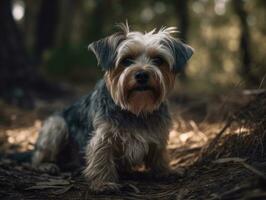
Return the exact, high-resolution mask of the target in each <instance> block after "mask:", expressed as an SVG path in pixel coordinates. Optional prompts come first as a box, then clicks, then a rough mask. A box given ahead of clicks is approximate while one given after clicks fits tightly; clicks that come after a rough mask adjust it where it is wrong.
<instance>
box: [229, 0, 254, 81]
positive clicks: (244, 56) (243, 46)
mask: <svg viewBox="0 0 266 200" xmlns="http://www.w3.org/2000/svg"><path fill="white" fill-rule="evenodd" d="M232 3H233V7H234V10H235V13H236V14H237V16H238V18H239V22H240V30H241V33H240V41H239V51H240V59H241V65H242V66H241V69H240V73H241V75H242V77H243V78H244V79H245V80H246V81H248V82H251V83H257V82H258V81H257V80H256V79H255V77H254V76H253V75H252V73H251V67H252V54H251V47H250V34H249V27H248V24H247V12H246V10H245V8H244V1H243V0H234V1H232Z"/></svg>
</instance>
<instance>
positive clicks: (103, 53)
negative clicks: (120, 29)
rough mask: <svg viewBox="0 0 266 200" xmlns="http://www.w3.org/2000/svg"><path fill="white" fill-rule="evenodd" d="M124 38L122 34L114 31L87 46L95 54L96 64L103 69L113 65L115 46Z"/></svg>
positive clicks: (115, 52)
mask: <svg viewBox="0 0 266 200" xmlns="http://www.w3.org/2000/svg"><path fill="white" fill-rule="evenodd" d="M124 39H125V35H124V34H121V33H116V34H113V35H111V36H109V37H106V38H103V39H101V40H98V41H96V42H93V43H91V44H90V45H89V46H88V49H89V50H91V51H92V52H93V53H94V54H95V56H96V58H97V61H98V65H100V66H101V67H102V69H103V70H109V69H110V68H112V67H113V66H114V65H115V59H116V55H117V47H118V45H119V44H120V43H121V42H122V41H123V40H124Z"/></svg>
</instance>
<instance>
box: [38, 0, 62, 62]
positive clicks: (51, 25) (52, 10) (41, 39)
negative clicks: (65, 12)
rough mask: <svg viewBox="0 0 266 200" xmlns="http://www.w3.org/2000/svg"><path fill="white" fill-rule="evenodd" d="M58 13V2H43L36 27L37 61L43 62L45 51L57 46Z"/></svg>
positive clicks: (46, 0)
mask: <svg viewBox="0 0 266 200" xmlns="http://www.w3.org/2000/svg"><path fill="white" fill-rule="evenodd" d="M58 13H59V3H58V0H42V2H41V7H40V11H39V15H38V20H37V26H36V42H35V51H36V58H37V60H41V57H42V53H43V51H45V50H46V49H48V48H51V47H53V46H54V45H55V36H56V27H57V22H58Z"/></svg>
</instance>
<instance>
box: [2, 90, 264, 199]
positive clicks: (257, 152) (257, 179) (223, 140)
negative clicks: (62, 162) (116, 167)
mask: <svg viewBox="0 0 266 200" xmlns="http://www.w3.org/2000/svg"><path fill="white" fill-rule="evenodd" d="M81 93H82V92H81ZM72 99H73V98H72ZM69 103H70V100H66V99H58V100H57V101H54V102H44V101H39V103H38V104H37V106H36V109H35V110H33V111H28V110H22V109H19V108H17V107H13V106H10V105H7V104H5V103H1V102H0V106H1V110H0V199H3V200H4V199H64V200H67V199H161V200H162V199H166V200H168V199H169V200H172V199H175V200H183V199H195V200H199V199H204V200H206V199H207V200H210V199H212V200H216V199H217V200H221V199H230V200H231V199H266V151H265V150H266V149H265V146H266V93H265V91H257V90H256V91H255V92H254V91H243V90H234V91H230V92H228V93H227V94H219V95H217V94H216V95H210V96H203V95H202V94H194V95H190V94H186V93H183V94H182V93H180V94H178V95H173V96H172V97H171V99H170V106H171V107H170V108H171V109H170V110H171V112H172V115H173V120H174V125H173V129H172V130H171V132H170V137H169V144H168V151H169V154H170V157H171V166H172V168H173V169H183V170H184V171H185V173H184V175H183V176H182V177H179V178H171V179H169V180H167V179H166V180H152V179H151V178H148V176H145V175H141V174H137V175H136V176H134V177H128V178H126V179H125V180H121V183H122V184H123V185H125V186H126V187H125V189H122V191H121V192H119V193H110V194H93V193H92V192H90V191H89V190H88V183H86V181H85V180H84V179H83V178H82V176H77V175H75V174H71V173H61V174H59V175H56V176H52V175H48V174H42V173H40V172H37V171H35V170H34V169H33V168H32V167H31V166H30V165H29V163H19V162H16V161H13V160H10V159H7V158H4V157H5V156H4V155H6V154H9V153H13V152H18V151H20V152H23V151H28V150H32V149H33V145H34V143H35V141H36V138H37V135H38V130H39V129H40V127H41V125H42V122H43V120H44V119H45V117H47V116H48V115H49V114H51V113H52V112H54V111H55V110H58V109H60V108H62V107H63V106H64V105H66V104H69Z"/></svg>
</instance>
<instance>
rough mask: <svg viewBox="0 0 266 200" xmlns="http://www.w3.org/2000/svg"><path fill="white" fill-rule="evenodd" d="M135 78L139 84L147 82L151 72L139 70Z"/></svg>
mask: <svg viewBox="0 0 266 200" xmlns="http://www.w3.org/2000/svg"><path fill="white" fill-rule="evenodd" d="M135 79H136V80H137V82H138V83H139V84H142V85H143V84H146V83H147V82H148V80H149V74H148V73H147V72H145V71H138V72H136V74H135Z"/></svg>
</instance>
